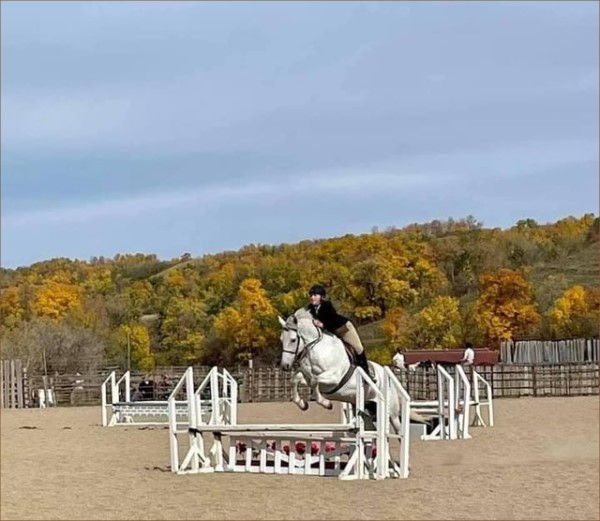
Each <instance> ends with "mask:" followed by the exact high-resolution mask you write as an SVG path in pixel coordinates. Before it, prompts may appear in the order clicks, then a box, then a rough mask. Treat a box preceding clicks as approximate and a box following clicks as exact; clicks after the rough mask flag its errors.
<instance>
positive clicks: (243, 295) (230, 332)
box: [214, 278, 278, 358]
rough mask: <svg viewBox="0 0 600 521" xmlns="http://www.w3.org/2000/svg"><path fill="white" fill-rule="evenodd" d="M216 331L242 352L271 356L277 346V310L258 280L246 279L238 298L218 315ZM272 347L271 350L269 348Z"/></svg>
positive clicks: (232, 347) (230, 345)
mask: <svg viewBox="0 0 600 521" xmlns="http://www.w3.org/2000/svg"><path fill="white" fill-rule="evenodd" d="M214 328H215V332H216V334H217V335H218V336H219V338H221V339H222V340H224V341H225V342H226V343H227V345H228V347H229V348H230V349H231V350H233V351H234V352H236V353H237V354H240V353H242V352H250V353H252V354H253V355H260V354H261V353H262V355H263V358H270V357H271V356H272V355H273V354H274V353H273V349H277V348H278V346H277V329H278V326H277V312H276V311H275V309H274V308H273V306H272V304H271V302H270V301H269V299H268V297H267V295H266V292H265V290H264V289H263V287H262V284H261V282H260V280H258V279H254V278H251V279H246V280H244V281H243V282H242V284H241V285H240V289H239V291H238V294H237V299H236V301H235V302H234V304H233V305H232V306H229V307H227V308H225V309H224V310H223V311H222V312H221V313H219V315H217V316H216V317H215V320H214ZM268 348H271V352H269V349H268Z"/></svg>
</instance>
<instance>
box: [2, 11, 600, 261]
mask: <svg viewBox="0 0 600 521" xmlns="http://www.w3.org/2000/svg"><path fill="white" fill-rule="evenodd" d="M598 16H599V13H598V3H597V2H573V1H569V2H489V3H488V2H481V3H479V2H463V3H460V2H445V3H438V2H424V3H421V2H382V3H378V2H364V3H363V2H348V3H343V2H322V3H313V2H307V3H301V2H282V3H275V2H261V3H254V2H252V3H250V2H232V3H227V2H215V3H208V2H199V3H191V2H185V3H183V2H181V3H177V2H145V3H144V2H97V3H96V2H57V3H53V2H31V3H21V2H9V3H4V2H3V3H2V42H1V43H2V92H1V97H2V100H1V101H2V165H1V166H2V244H1V246H2V250H1V263H2V266H3V267H17V266H22V265H28V264H31V263H33V262H36V261H39V260H45V259H50V258H54V257H71V258H80V259H84V260H87V259H89V258H90V257H92V256H100V255H104V256H108V257H112V256H113V255H115V254H116V253H137V252H145V253H156V254H157V255H158V256H159V257H160V258H164V259H168V258H172V257H176V256H179V255H181V254H183V253H185V252H190V253H192V255H202V254H204V253H215V252H219V251H224V250H232V249H238V248H240V247H241V246H243V245H245V244H249V243H267V244H278V243H281V242H288V243H289V242H297V241H300V240H303V239H314V238H322V237H332V236H338V235H343V234H346V233H365V232H369V231H370V230H371V228H372V227H373V226H378V227H379V228H381V229H383V228H385V227H387V226H398V227H401V226H404V225H406V224H409V223H413V222H425V221H430V220H433V219H445V218H448V217H450V216H452V217H455V218H460V217H465V216H467V215H469V214H472V215H474V216H475V217H476V218H477V219H479V220H481V221H483V222H484V225H486V226H500V227H508V226H510V225H512V224H514V223H515V222H516V221H517V220H518V219H521V218H525V217H531V218H534V219H537V220H538V221H540V222H548V221H554V220H557V219H559V218H562V217H565V216H567V215H570V214H572V215H582V214H584V213H587V212H593V213H595V214H598V193H599V186H598V170H599V164H598V157H599V152H598V140H599V131H598V112H599V107H598V99H599V90H598V76H599V72H598V65H599V57H598V40H599V35H598Z"/></svg>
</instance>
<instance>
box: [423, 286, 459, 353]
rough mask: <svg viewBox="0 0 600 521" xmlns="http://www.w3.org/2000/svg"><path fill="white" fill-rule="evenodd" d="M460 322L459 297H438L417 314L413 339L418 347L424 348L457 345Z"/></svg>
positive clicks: (447, 347) (446, 347) (441, 347)
mask: <svg viewBox="0 0 600 521" xmlns="http://www.w3.org/2000/svg"><path fill="white" fill-rule="evenodd" d="M460 322H461V315H460V312H459V302H458V299H457V298H454V297H446V296H443V297H436V298H435V299H434V300H433V302H432V303H431V304H429V306H427V307H425V308H423V309H422V310H421V311H420V312H419V313H417V314H416V315H415V325H414V328H413V329H412V332H411V337H412V340H413V341H414V343H415V346H416V347H419V348H422V349H449V348H453V347H457V346H458V344H459V342H460V331H461V327H460V326H461V324H460Z"/></svg>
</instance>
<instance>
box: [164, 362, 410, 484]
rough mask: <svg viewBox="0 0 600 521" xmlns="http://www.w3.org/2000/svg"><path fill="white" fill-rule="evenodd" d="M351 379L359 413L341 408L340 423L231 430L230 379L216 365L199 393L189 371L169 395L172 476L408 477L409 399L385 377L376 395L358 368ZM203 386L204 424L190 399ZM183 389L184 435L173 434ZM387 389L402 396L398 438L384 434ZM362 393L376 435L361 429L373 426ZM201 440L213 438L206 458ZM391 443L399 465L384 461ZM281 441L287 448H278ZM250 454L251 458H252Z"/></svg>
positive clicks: (233, 390) (233, 388) (233, 386)
mask: <svg viewBox="0 0 600 521" xmlns="http://www.w3.org/2000/svg"><path fill="white" fill-rule="evenodd" d="M355 378H356V379H357V389H358V393H357V396H356V402H355V404H354V406H355V408H356V410H357V411H359V413H360V414H356V415H352V414H351V413H350V412H349V407H348V406H345V405H344V406H342V423H340V424H284V425H270V424H260V425H256V424H245V425H238V424H237V383H236V382H235V380H234V379H233V378H232V377H231V375H230V374H229V373H228V372H227V371H223V372H222V373H220V372H219V371H218V368H216V367H215V368H213V369H211V372H210V373H209V375H207V377H206V378H205V379H204V381H203V382H202V383H201V384H200V386H199V387H198V389H197V390H194V380H193V370H192V369H191V368H189V369H188V370H187V371H186V374H185V375H184V376H183V377H182V378H181V380H180V381H179V382H178V383H177V385H176V386H175V389H174V391H173V393H172V394H171V396H170V397H169V413H170V415H169V418H170V422H169V433H170V437H169V440H170V455H171V471H172V472H174V473H178V474H189V473H205V472H259V473H273V474H305V475H335V476H337V477H338V478H339V479H367V478H372V479H385V478H387V477H401V478H406V477H408V468H409V466H408V454H409V451H408V448H409V446H408V443H409V441H408V440H409V435H408V427H409V418H410V397H409V396H408V393H406V391H404V389H403V388H402V386H401V384H400V382H399V381H398V380H397V379H396V377H395V375H393V373H391V372H390V373H387V372H386V374H385V380H384V386H383V391H380V390H379V389H378V388H377V386H376V385H375V384H374V383H373V381H372V380H371V379H370V378H369V377H368V376H367V375H366V374H365V373H364V372H363V371H362V369H360V368H357V370H356V373H355ZM208 385H210V392H211V401H212V406H213V407H212V409H213V413H212V414H211V416H210V419H209V420H208V421H204V419H203V418H202V417H201V415H200V414H198V400H197V398H195V397H197V396H199V395H200V394H201V393H202V391H204V390H205V389H207V386H208ZM184 386H185V388H186V393H187V396H188V407H189V408H190V412H189V415H188V416H189V420H190V423H189V427H188V429H187V430H183V429H180V428H178V426H177V424H176V423H175V422H174V421H173V407H174V396H175V395H176V394H177V393H178V392H180V391H181V390H182V389H183V387H184ZM392 386H395V388H396V390H398V389H400V392H401V400H402V410H403V423H402V426H403V430H402V432H401V433H400V434H399V435H395V434H394V435H393V434H391V432H390V428H391V427H390V422H389V393H390V391H391V390H392ZM367 389H369V392H370V394H371V396H374V397H375V402H376V405H377V410H378V414H377V420H376V426H375V430H372V429H369V428H367V427H372V425H371V423H372V422H369V425H367V422H366V420H365V414H364V412H365V394H366V390H367ZM182 434H187V437H188V441H189V449H188V450H187V453H186V455H185V457H184V458H183V461H182V462H181V463H180V462H179V445H178V435H182ZM204 434H212V437H213V444H212V447H211V449H210V451H208V452H207V451H206V447H205V440H204ZM224 436H226V437H227V438H228V444H227V445H226V446H224V444H223V437H224ZM390 437H396V438H398V439H399V441H400V458H399V462H396V461H394V460H393V458H391V455H390V451H389V439H390ZM269 440H271V441H269ZM286 442H287V443H288V445H285V443H286ZM298 444H300V445H301V446H302V447H304V449H303V450H304V452H297V451H298V450H299V449H298V448H297V447H298ZM240 447H242V448H241V449H240ZM285 449H287V452H286V450H285ZM313 449H314V450H313ZM241 450H243V451H245V452H244V455H243V458H242V460H241V461H239V460H238V452H241ZM375 451H376V454H375ZM255 455H258V458H259V459H258V460H256V459H255ZM342 457H347V458H348V460H347V461H345V462H343V463H342V462H341V458H342Z"/></svg>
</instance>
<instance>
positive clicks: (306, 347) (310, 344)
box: [283, 317, 323, 365]
mask: <svg viewBox="0 0 600 521" xmlns="http://www.w3.org/2000/svg"><path fill="white" fill-rule="evenodd" d="M294 322H296V327H292V326H286V327H284V328H283V330H284V331H295V332H296V333H297V334H298V338H297V340H296V347H295V349H294V350H293V351H291V350H289V349H285V348H284V349H283V352H284V353H290V354H293V355H294V365H297V364H299V363H300V362H301V361H302V359H303V358H304V357H305V356H307V355H308V352H309V351H310V348H311V347H313V346H314V345H316V344H318V343H319V342H320V341H321V340H322V338H323V332H322V331H321V328H319V327H317V326H315V329H316V330H317V338H315V339H314V340H312V341H311V342H308V343H306V340H304V337H303V336H302V335H301V334H300V331H298V327H297V319H296V317H294ZM313 325H314V324H313ZM300 340H302V342H303V343H304V349H302V352H301V353H300V356H298V349H299V348H300Z"/></svg>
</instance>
